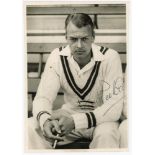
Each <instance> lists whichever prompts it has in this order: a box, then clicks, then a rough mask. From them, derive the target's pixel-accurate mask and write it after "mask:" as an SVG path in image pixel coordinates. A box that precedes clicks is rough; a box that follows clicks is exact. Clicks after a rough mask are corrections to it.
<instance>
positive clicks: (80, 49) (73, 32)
mask: <svg viewBox="0 0 155 155" xmlns="http://www.w3.org/2000/svg"><path fill="white" fill-rule="evenodd" d="M66 33H67V34H66V38H67V42H68V44H69V46H70V49H71V53H72V55H73V57H74V59H78V60H79V59H81V58H87V56H88V55H90V52H91V45H92V43H93V42H94V37H93V36H92V30H91V27H90V25H87V26H85V27H81V28H78V27H76V26H75V25H74V24H73V23H72V22H70V23H69V24H68V26H67V31H66Z"/></svg>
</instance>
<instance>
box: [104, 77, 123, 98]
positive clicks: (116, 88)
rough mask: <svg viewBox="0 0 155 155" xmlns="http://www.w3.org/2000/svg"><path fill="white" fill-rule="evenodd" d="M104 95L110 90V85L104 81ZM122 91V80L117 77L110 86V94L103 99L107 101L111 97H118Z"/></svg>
mask: <svg viewBox="0 0 155 155" xmlns="http://www.w3.org/2000/svg"><path fill="white" fill-rule="evenodd" d="M104 87H105V88H104V93H106V92H107V91H108V90H109V89H110V88H111V85H110V84H109V83H108V82H105V81H104ZM123 89H124V85H123V78H122V77H118V78H116V79H115V80H114V81H113V84H112V90H111V92H109V93H108V94H107V95H106V97H105V99H106V100H109V99H110V98H112V96H113V95H118V94H119V93H121V92H122V91H123Z"/></svg>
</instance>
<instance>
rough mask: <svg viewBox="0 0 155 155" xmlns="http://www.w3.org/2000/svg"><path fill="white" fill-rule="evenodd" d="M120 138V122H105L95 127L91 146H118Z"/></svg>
mask: <svg viewBox="0 0 155 155" xmlns="http://www.w3.org/2000/svg"><path fill="white" fill-rule="evenodd" d="M119 138H120V134H119V131H118V123H116V122H106V123H103V124H101V125H99V126H97V127H96V128H95V130H94V133H93V140H92V143H91V145H90V148H118V147H119Z"/></svg>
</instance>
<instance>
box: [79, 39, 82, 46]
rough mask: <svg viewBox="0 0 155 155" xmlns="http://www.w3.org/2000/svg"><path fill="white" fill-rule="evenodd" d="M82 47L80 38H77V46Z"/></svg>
mask: <svg viewBox="0 0 155 155" xmlns="http://www.w3.org/2000/svg"><path fill="white" fill-rule="evenodd" d="M80 47H82V43H81V39H78V48H80Z"/></svg>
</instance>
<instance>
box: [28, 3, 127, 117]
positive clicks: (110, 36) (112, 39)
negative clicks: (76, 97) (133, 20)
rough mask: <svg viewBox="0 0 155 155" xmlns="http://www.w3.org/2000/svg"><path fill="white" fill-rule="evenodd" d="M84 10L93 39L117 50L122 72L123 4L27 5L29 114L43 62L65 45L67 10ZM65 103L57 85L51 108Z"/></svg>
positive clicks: (124, 54) (124, 65)
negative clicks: (92, 26)
mask: <svg viewBox="0 0 155 155" xmlns="http://www.w3.org/2000/svg"><path fill="white" fill-rule="evenodd" d="M74 12H76V13H78V12H79V13H87V14H89V15H90V16H91V18H92V20H93V22H94V24H95V32H96V37H95V43H96V44H98V45H102V46H106V47H109V48H113V49H115V50H116V51H118V53H119V54H120V58H121V61H122V69H123V73H124V72H125V68H126V64H127V61H126V60H127V59H126V57H127V48H126V46H127V45H126V5H125V4H89V5H87V4H82V5H79V4H78V5H75V4H74V5H73V4H72V5H44V6H43V5H27V6H26V35H27V84H28V86H27V87H28V89H27V91H28V92H27V93H28V117H31V116H32V108H33V105H32V102H33V99H34V97H35V95H36V91H37V88H38V85H39V81H40V78H41V74H42V72H43V70H44V66H45V63H46V61H47V58H48V56H49V54H50V53H51V52H52V50H53V49H55V48H57V47H60V46H63V45H66V40H65V30H64V27H65V19H66V17H67V15H68V14H70V13H74ZM63 103H64V101H63V92H62V90H61V89H60V90H59V93H58V96H57V98H56V100H55V102H54V109H58V108H60V107H61V105H62V104H63Z"/></svg>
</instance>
